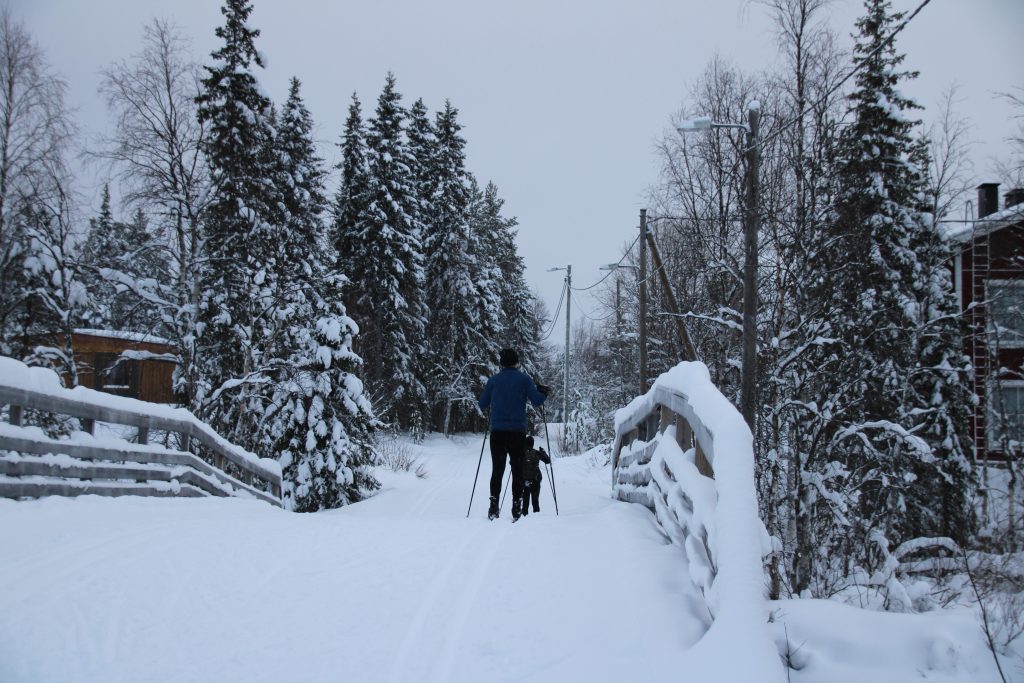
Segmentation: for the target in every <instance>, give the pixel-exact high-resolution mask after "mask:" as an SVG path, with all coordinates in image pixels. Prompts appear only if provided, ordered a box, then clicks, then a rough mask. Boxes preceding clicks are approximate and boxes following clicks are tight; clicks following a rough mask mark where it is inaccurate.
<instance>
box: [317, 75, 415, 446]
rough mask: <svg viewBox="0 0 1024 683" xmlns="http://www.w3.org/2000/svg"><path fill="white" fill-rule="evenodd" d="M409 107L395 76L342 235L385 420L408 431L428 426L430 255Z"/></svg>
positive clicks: (369, 378)
mask: <svg viewBox="0 0 1024 683" xmlns="http://www.w3.org/2000/svg"><path fill="white" fill-rule="evenodd" d="M404 120H405V110H404V108H403V107H402V105H401V95H400V94H399V93H398V91H397V90H396V89H395V77H394V75H393V74H391V73H389V74H388V76H387V80H386V82H385V85H384V90H383V92H381V94H380V97H379V98H378V100H377V109H376V112H375V115H374V118H372V119H370V121H369V125H368V130H367V136H366V174H367V175H366V191H365V195H364V196H365V201H361V202H359V203H360V207H359V208H360V212H359V215H358V217H356V219H355V222H354V224H352V225H345V226H341V227H343V228H344V233H342V234H339V235H338V236H337V240H338V242H339V243H341V247H340V251H341V253H342V255H343V256H344V258H345V259H346V260H347V267H348V269H349V271H348V272H347V273H346V275H348V277H349V279H350V280H351V281H352V289H351V291H352V295H351V299H350V301H351V304H350V306H349V309H348V310H349V314H350V315H351V316H352V317H353V319H355V320H357V321H359V326H360V334H359V337H358V338H357V339H356V350H357V352H358V353H359V355H360V356H361V357H362V358H363V363H364V365H363V367H364V371H363V379H364V381H365V383H366V386H367V388H368V389H369V390H370V393H371V396H372V402H373V404H374V408H375V410H376V412H377V414H378V415H380V416H381V417H386V418H387V419H388V420H389V421H392V422H396V423H397V424H399V425H401V426H402V427H406V428H408V427H413V428H415V427H416V426H417V425H422V424H424V423H425V417H426V415H425V411H426V390H425V388H424V385H423V382H422V380H421V376H422V375H421V374H420V372H421V371H420V369H419V364H420V362H421V360H422V359H423V357H424V355H425V349H426V345H425V338H424V337H425V335H424V329H425V325H426V315H427V313H426V306H425V303H424V300H423V285H424V280H423V253H422V246H421V243H420V237H421V229H420V225H419V223H418V221H417V208H418V207H417V202H416V193H415V188H414V187H413V186H412V184H411V180H410V174H411V168H412V161H411V159H410V157H409V151H408V147H407V144H406V141H405V137H404V132H403V122H404Z"/></svg>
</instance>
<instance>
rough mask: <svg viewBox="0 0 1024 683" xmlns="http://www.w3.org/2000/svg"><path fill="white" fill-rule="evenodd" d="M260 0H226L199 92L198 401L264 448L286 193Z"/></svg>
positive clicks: (221, 423) (242, 439) (213, 419)
mask: <svg viewBox="0 0 1024 683" xmlns="http://www.w3.org/2000/svg"><path fill="white" fill-rule="evenodd" d="M251 12H252V5H251V4H250V3H249V2H248V1H247V0H225V4H224V6H223V7H222V8H221V13H222V14H223V15H224V17H225V23H224V25H223V26H220V27H218V28H217V30H216V34H217V37H218V38H220V39H221V40H222V41H223V44H222V45H221V47H220V48H218V49H217V50H216V51H214V52H213V53H212V57H213V64H212V65H210V66H206V67H204V68H205V70H206V72H207V73H206V77H205V78H204V79H203V80H202V89H201V91H200V94H199V96H198V98H197V103H198V105H199V120H200V122H201V123H203V124H204V125H205V126H206V128H207V130H208V136H207V138H206V140H205V145H204V151H205V153H206V157H207V159H208V161H209V165H210V171H211V174H212V178H213V184H214V189H213V195H212V196H213V199H212V200H211V201H210V204H209V206H208V207H207V209H206V213H205V216H204V218H205V221H204V223H205V238H206V241H205V247H206V256H207V267H206V269H205V271H204V273H203V278H202V282H201V303H200V311H199V316H198V323H197V332H198V337H199V340H200V341H199V347H198V349H197V351H198V354H199V357H200V359H201V360H200V362H201V368H202V371H201V372H202V377H201V386H200V387H199V388H198V390H197V391H196V400H197V402H198V403H199V405H198V406H197V409H198V410H199V412H200V414H201V415H202V416H203V417H204V418H205V419H206V420H207V421H208V422H209V423H210V424H211V425H212V426H213V427H214V428H215V429H217V430H218V431H219V432H220V433H221V434H223V435H224V436H225V437H227V438H229V439H231V440H232V441H234V442H235V443H238V444H240V445H243V446H247V447H250V448H252V449H254V450H258V447H259V446H260V444H258V443H254V442H253V439H254V438H258V434H259V425H258V422H257V421H258V418H259V416H260V415H261V414H262V410H263V402H262V400H261V399H260V397H259V395H258V394H259V391H260V390H259V388H258V387H259V386H260V385H261V384H262V383H264V381H265V377H264V376H263V374H262V372H263V367H262V364H263V362H264V360H265V359H264V358H263V352H264V350H265V345H266V339H267V336H268V334H269V330H268V328H269V327H270V326H271V325H272V322H271V319H272V316H273V307H274V304H275V301H274V299H275V296H276V293H277V292H276V289H277V283H276V282H275V281H274V280H275V268H274V263H273V262H272V260H273V254H272V253H269V252H270V251H271V250H272V249H273V248H274V246H275V244H276V241H277V240H278V239H279V237H280V236H279V234H278V227H279V221H280V220H281V216H280V215H279V214H280V209H279V206H280V200H279V198H278V197H277V196H276V194H277V191H276V188H275V185H274V172H275V170H276V169H275V160H274V159H273V158H272V150H273V144H272V138H273V131H272V128H271V126H270V122H269V120H268V114H269V112H270V101H269V100H268V98H267V97H266V96H265V95H264V94H263V93H262V92H261V90H260V88H259V86H258V84H257V82H256V77H255V75H254V74H253V71H252V69H253V67H254V66H255V67H262V66H263V60H262V58H261V57H260V55H259V54H258V53H257V51H256V46H255V43H254V41H255V39H256V37H257V36H258V35H259V31H258V30H256V29H253V28H250V27H249V25H248V24H247V23H246V22H247V20H248V17H249V14H250V13H251Z"/></svg>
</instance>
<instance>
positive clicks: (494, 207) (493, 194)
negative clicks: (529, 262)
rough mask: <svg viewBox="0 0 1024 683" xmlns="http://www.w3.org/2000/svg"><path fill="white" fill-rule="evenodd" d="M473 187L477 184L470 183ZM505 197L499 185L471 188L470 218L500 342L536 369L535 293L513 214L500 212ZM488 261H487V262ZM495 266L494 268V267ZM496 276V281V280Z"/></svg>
mask: <svg viewBox="0 0 1024 683" xmlns="http://www.w3.org/2000/svg"><path fill="white" fill-rule="evenodd" d="M473 186H474V188H475V186H476V184H475V183H474V184H473ZM504 205H505V200H504V199H502V198H501V197H500V196H499V194H498V186H497V185H495V184H494V183H493V182H489V183H487V187H485V188H484V190H483V192H482V193H480V192H479V190H477V191H475V192H474V201H473V207H472V210H471V221H472V227H473V230H474V232H476V233H477V234H478V235H479V236H480V237H479V240H478V242H479V243H480V244H481V245H482V247H483V250H484V251H483V253H484V254H486V255H488V256H487V260H486V261H484V263H485V265H490V266H491V270H490V272H488V273H486V275H487V276H488V278H489V279H490V281H491V282H492V283H494V286H495V287H496V290H497V293H498V297H499V302H500V303H499V320H498V325H499V329H500V332H499V333H498V339H500V340H501V343H500V346H511V347H513V348H515V349H517V350H518V351H519V357H520V359H521V361H522V366H523V369H524V370H526V371H527V372H532V371H533V370H534V369H535V360H536V357H537V345H538V343H539V342H538V337H539V336H540V326H539V324H538V322H537V318H536V315H535V314H534V295H533V293H532V292H531V291H530V288H529V286H528V285H527V284H526V278H525V276H524V272H525V270H526V266H525V264H524V262H523V258H522V256H520V255H519V252H518V250H517V248H516V232H517V231H516V225H518V223H519V221H517V220H516V218H515V217H512V218H506V217H505V216H503V215H502V213H501V211H502V207H503V206H504ZM488 261H489V262H490V263H489V264H488ZM495 269H496V271H495ZM495 280H496V282H495Z"/></svg>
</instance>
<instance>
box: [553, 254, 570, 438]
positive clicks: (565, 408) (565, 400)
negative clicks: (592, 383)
mask: <svg viewBox="0 0 1024 683" xmlns="http://www.w3.org/2000/svg"><path fill="white" fill-rule="evenodd" d="M557 270H564V271H565V378H564V380H563V383H562V423H563V424H564V425H568V424H569V308H570V307H571V305H572V265H568V266H565V267H564V268H558V267H556V268H548V272H549V273H553V272H555V271H557ZM564 431H565V427H563V435H564Z"/></svg>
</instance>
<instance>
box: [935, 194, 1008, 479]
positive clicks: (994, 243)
mask: <svg viewBox="0 0 1024 683" xmlns="http://www.w3.org/2000/svg"><path fill="white" fill-rule="evenodd" d="M951 225H952V226H953V227H952V228H951V229H949V230H947V231H946V235H947V237H948V238H949V239H950V240H951V241H952V242H953V244H954V245H956V246H957V247H958V253H957V256H956V257H955V259H954V262H953V269H954V287H955V289H956V293H957V298H958V299H959V301H960V309H961V311H963V312H964V315H965V316H966V318H967V322H968V327H969V331H968V334H967V336H966V337H965V339H964V351H965V353H966V354H967V355H968V357H969V358H970V359H971V362H972V364H973V366H974V387H973V388H974V393H975V395H976V396H977V397H978V404H977V406H976V407H975V410H974V416H973V425H972V431H973V434H972V436H973V437H974V444H975V447H974V448H975V458H976V459H982V458H990V457H991V458H993V459H1003V458H1005V457H1006V456H1007V454H1008V452H1015V453H1020V450H1021V446H1024V189H1017V190H1011V191H1009V192H1007V193H1006V198H1005V205H1004V208H1003V209H1000V208H999V185H998V184H997V183H984V184H982V185H979V186H978V211H977V218H976V219H970V220H965V221H960V222H954V223H952V224H951Z"/></svg>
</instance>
